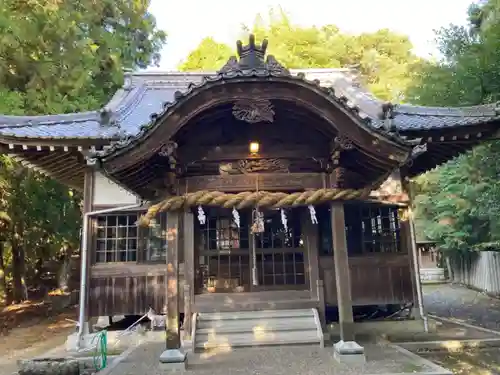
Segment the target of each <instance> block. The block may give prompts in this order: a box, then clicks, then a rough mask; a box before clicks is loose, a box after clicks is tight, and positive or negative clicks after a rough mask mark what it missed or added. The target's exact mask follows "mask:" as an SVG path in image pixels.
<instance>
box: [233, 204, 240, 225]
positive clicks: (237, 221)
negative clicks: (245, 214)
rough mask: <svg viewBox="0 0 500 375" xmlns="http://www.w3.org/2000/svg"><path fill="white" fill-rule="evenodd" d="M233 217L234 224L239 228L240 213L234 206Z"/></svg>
mask: <svg viewBox="0 0 500 375" xmlns="http://www.w3.org/2000/svg"><path fill="white" fill-rule="evenodd" d="M233 219H234V222H235V224H236V226H237V227H238V228H239V227H240V213H239V212H238V210H237V209H236V208H233Z"/></svg>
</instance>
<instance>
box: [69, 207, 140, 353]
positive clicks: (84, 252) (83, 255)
mask: <svg viewBox="0 0 500 375" xmlns="http://www.w3.org/2000/svg"><path fill="white" fill-rule="evenodd" d="M141 205H142V202H141V203H135V204H132V205H129V206H121V207H113V208H108V209H104V210H98V211H91V212H87V213H85V214H84V215H83V228H82V242H81V243H82V247H81V250H80V260H81V262H82V263H81V266H80V270H81V271H80V306H79V317H78V334H77V341H76V348H77V350H79V349H80V348H81V345H82V340H83V334H84V324H85V307H86V306H85V297H86V295H87V259H88V241H87V238H88V231H89V218H90V217H91V216H94V215H101V214H108V213H112V212H120V211H124V210H130V209H132V208H138V207H140V206H141Z"/></svg>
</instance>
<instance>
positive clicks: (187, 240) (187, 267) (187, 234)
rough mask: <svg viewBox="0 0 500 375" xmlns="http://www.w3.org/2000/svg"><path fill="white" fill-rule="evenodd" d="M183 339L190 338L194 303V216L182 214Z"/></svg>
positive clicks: (189, 212)
mask: <svg viewBox="0 0 500 375" xmlns="http://www.w3.org/2000/svg"><path fill="white" fill-rule="evenodd" d="M183 221H184V227H183V231H184V236H183V237H184V338H185V339H186V340H187V339H190V338H191V330H192V325H191V314H192V308H191V306H192V303H193V301H194V215H193V213H192V212H191V211H188V212H184V218H183Z"/></svg>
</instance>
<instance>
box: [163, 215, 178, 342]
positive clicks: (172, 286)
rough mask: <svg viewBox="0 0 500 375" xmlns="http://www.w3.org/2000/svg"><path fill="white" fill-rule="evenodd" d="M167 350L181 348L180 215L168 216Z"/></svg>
mask: <svg viewBox="0 0 500 375" xmlns="http://www.w3.org/2000/svg"><path fill="white" fill-rule="evenodd" d="M166 235H167V298H166V299H167V349H179V348H180V347H181V342H180V335H179V213H178V212H177V211H174V212H169V213H168V214H167V234H166Z"/></svg>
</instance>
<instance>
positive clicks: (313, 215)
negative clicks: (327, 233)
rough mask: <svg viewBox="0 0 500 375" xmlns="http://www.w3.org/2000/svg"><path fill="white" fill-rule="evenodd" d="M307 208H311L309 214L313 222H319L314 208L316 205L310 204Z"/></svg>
mask: <svg viewBox="0 0 500 375" xmlns="http://www.w3.org/2000/svg"><path fill="white" fill-rule="evenodd" d="M307 208H308V209H309V214H310V215H311V222H312V223H313V224H318V218H317V217H316V210H315V209H314V206H313V205H312V204H310V205H309V206H307Z"/></svg>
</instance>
